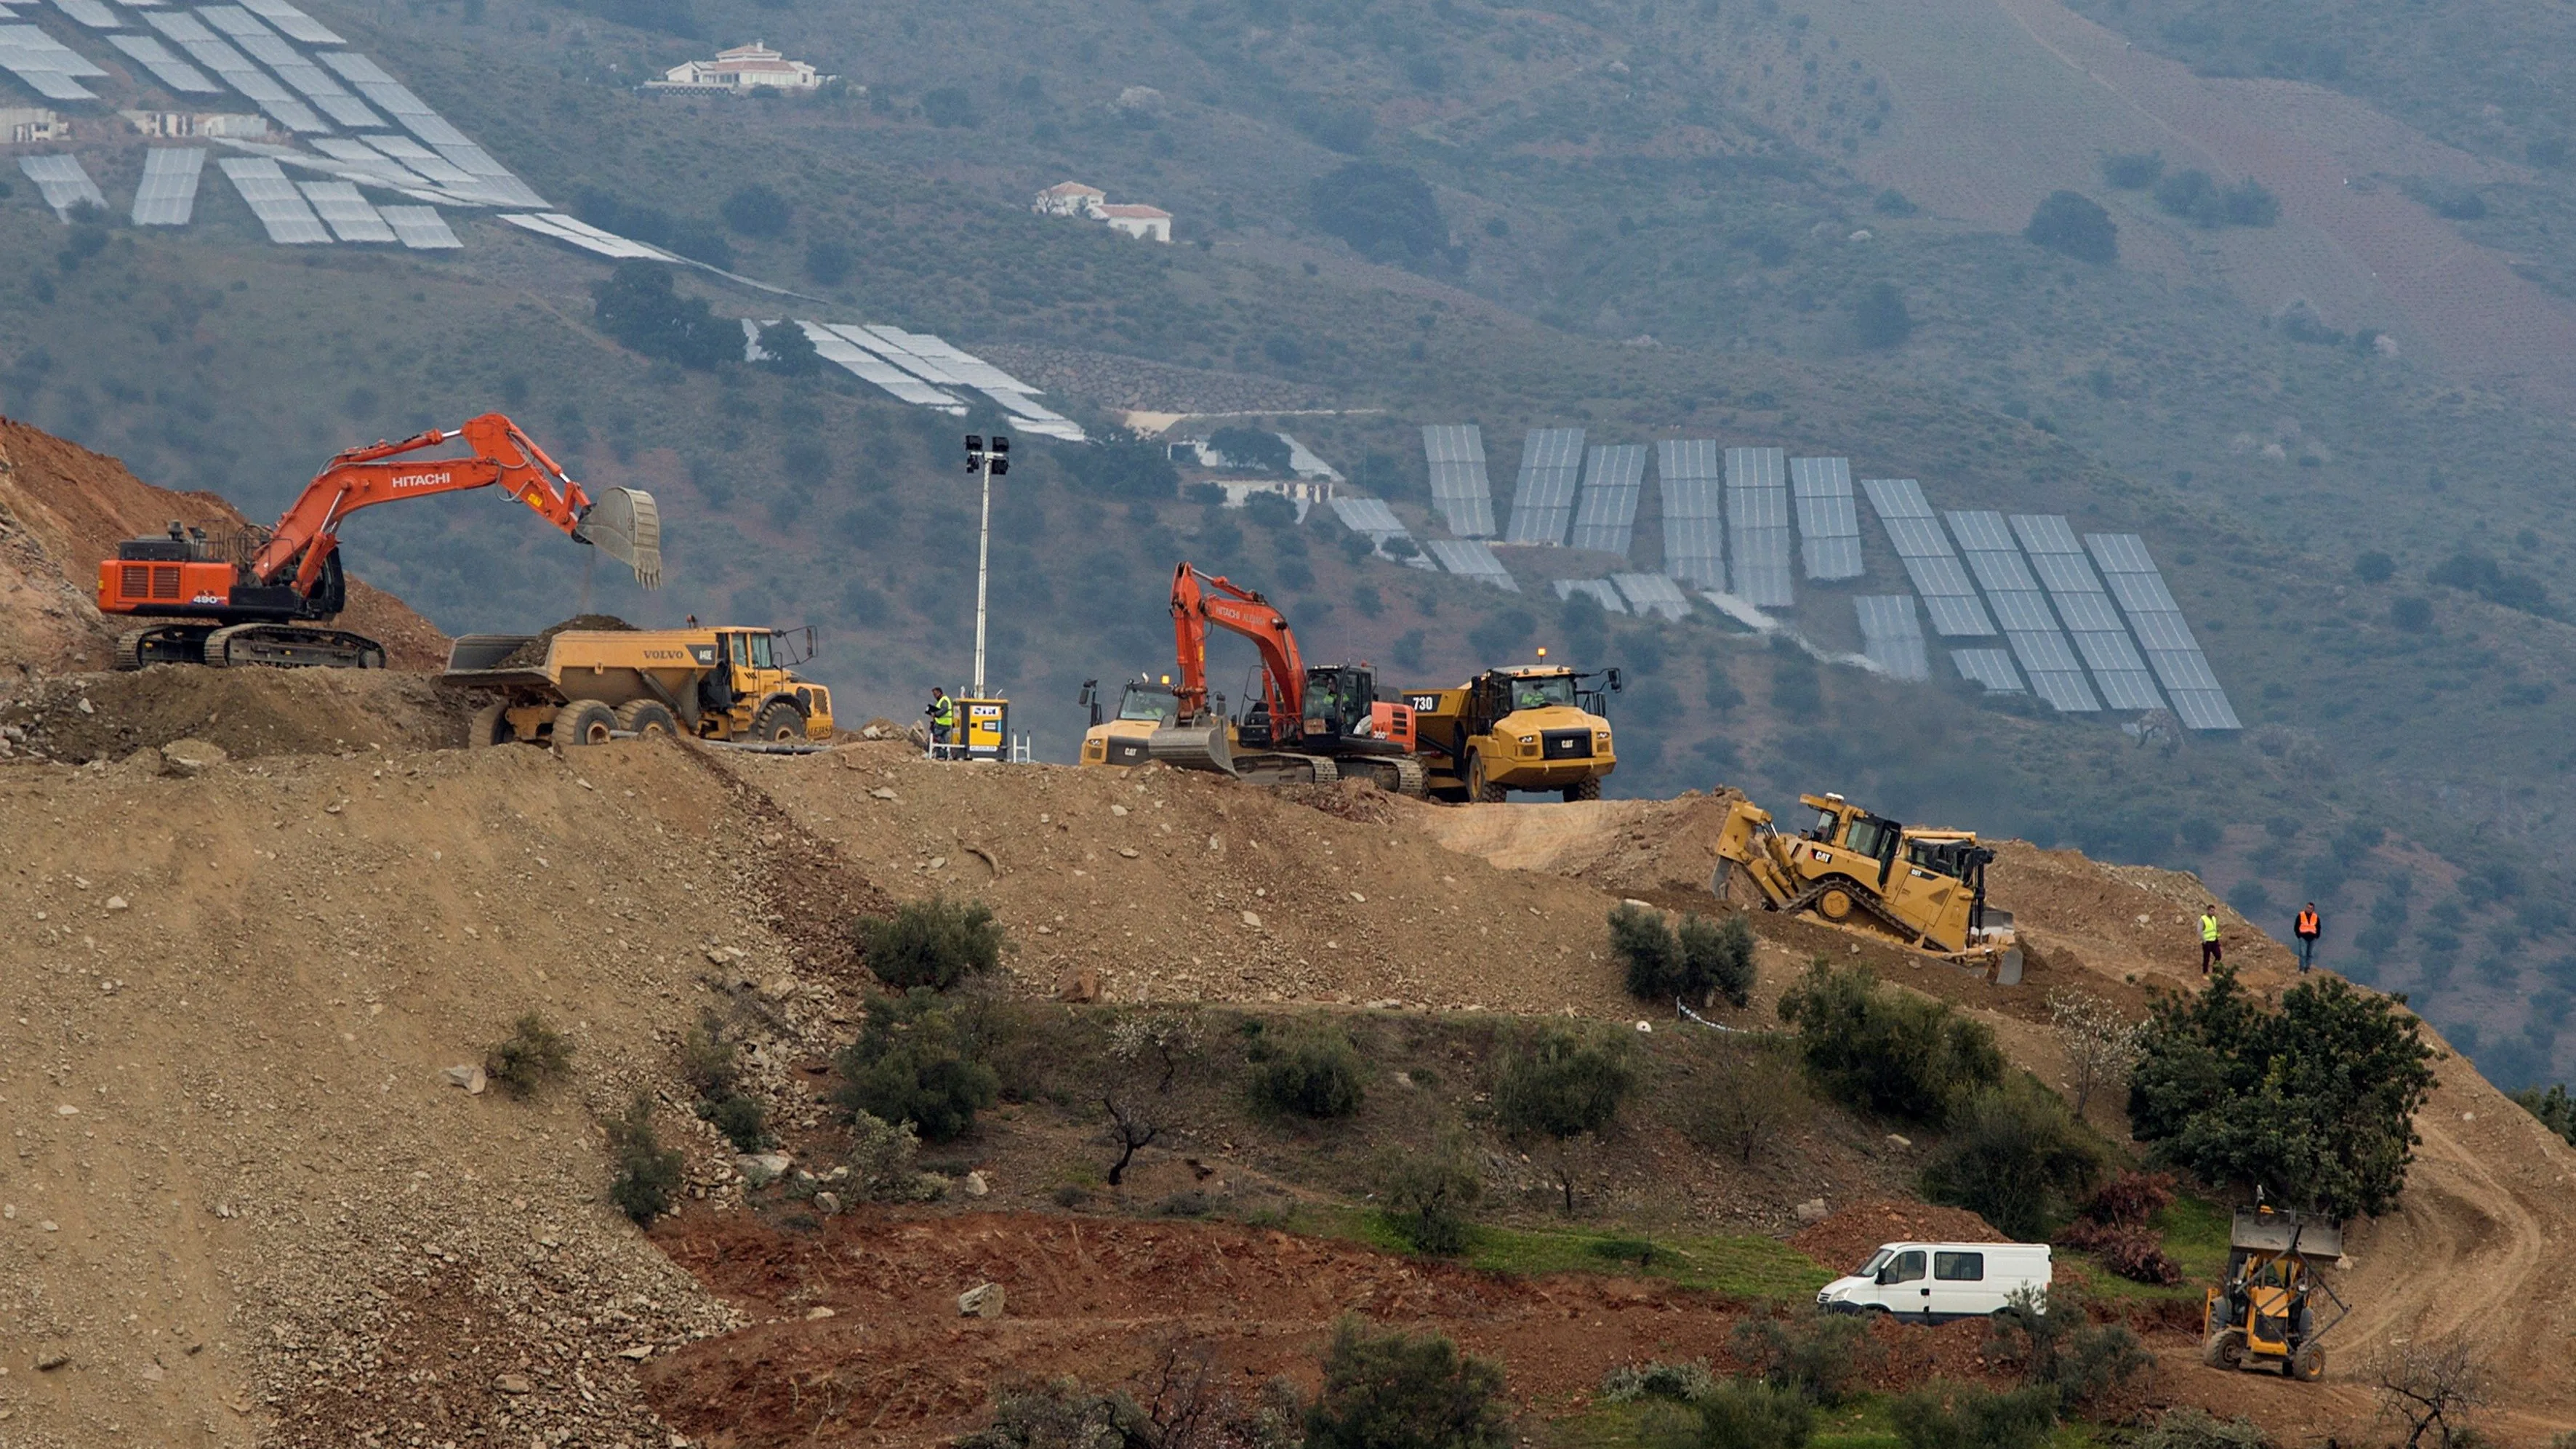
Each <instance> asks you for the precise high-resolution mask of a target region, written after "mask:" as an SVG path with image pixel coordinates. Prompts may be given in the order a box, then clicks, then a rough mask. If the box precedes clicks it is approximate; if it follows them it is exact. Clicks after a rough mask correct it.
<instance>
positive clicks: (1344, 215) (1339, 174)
mask: <svg viewBox="0 0 2576 1449" xmlns="http://www.w3.org/2000/svg"><path fill="white" fill-rule="evenodd" d="M1306 204H1307V207H1308V209H1309V210H1310V211H1311V212H1312V213H1313V214H1314V218H1315V225H1316V226H1317V227H1319V228H1321V229H1322V230H1323V231H1325V232H1327V233H1329V234H1330V235H1333V236H1337V237H1339V238H1341V239H1342V240H1343V241H1345V242H1347V243H1349V244H1350V248H1351V250H1353V251H1355V252H1358V253H1359V254H1360V255H1362V256H1365V257H1368V258H1370V259H1372V260H1374V261H1383V262H1393V261H1415V262H1419V261H1424V260H1427V259H1428V258H1429V257H1430V256H1431V255H1432V254H1433V253H1434V252H1437V251H1438V250H1440V248H1441V247H1442V246H1444V245H1446V244H1447V242H1448V240H1449V227H1448V223H1446V222H1445V221H1443V220H1441V217H1440V203H1439V201H1438V199H1437V198H1435V197H1434V196H1433V195H1432V194H1431V187H1430V184H1429V183H1427V182H1425V181H1424V180H1423V179H1422V177H1421V176H1420V175H1419V174H1417V173H1416V172H1415V171H1414V170H1413V168H1412V167H1410V166H1396V165H1390V164H1388V163H1386V162H1381V161H1353V162H1350V163H1348V164H1346V165H1344V166H1341V167H1340V168H1338V169H1336V170H1334V171H1332V172H1331V173H1329V174H1327V175H1324V176H1319V177H1316V178H1315V180H1314V182H1313V183H1312V184H1311V185H1310V186H1309V187H1308V188H1307V191H1306Z"/></svg>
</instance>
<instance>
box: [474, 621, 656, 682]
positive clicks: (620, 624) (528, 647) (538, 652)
mask: <svg viewBox="0 0 2576 1449" xmlns="http://www.w3.org/2000/svg"><path fill="white" fill-rule="evenodd" d="M567 629H582V630H600V631H604V632H609V633H628V634H631V633H633V632H634V631H635V626H634V625H632V624H629V623H627V622H626V621H625V620H623V619H621V618H619V617H617V616H616V615H615V614H575V615H573V616H572V617H571V618H569V619H566V620H564V621H563V622H562V623H560V624H548V625H547V626H546V627H545V628H543V629H540V630H538V631H537V637H535V638H534V639H531V640H529V641H528V642H527V643H525V644H522V645H520V646H519V647H518V648H516V649H513V650H511V651H510V657H508V658H507V659H504V660H502V661H501V662H500V663H498V664H495V665H493V666H492V667H493V668H495V669H534V668H536V667H537V666H538V665H540V664H543V663H545V662H546V646H547V645H548V644H550V643H552V642H554V637H555V636H556V635H557V634H560V633H563V632H564V631H565V630H567Z"/></svg>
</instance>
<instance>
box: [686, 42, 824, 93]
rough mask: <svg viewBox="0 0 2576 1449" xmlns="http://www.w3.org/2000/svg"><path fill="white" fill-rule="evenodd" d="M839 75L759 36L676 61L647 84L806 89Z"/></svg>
mask: <svg viewBox="0 0 2576 1449" xmlns="http://www.w3.org/2000/svg"><path fill="white" fill-rule="evenodd" d="M836 79H838V77H836V76H828V75H821V74H818V73H817V72H816V71H815V69H814V67H812V66H810V65H807V64H806V63H805V62H803V61H801V60H789V59H788V58H787V57H786V56H784V55H781V54H779V53H778V52H777V51H774V50H772V49H770V48H769V47H768V46H766V45H763V44H761V43H760V42H759V41H757V40H755V41H753V42H752V43H751V44H749V45H737V46H735V47H734V48H733V49H731V50H719V51H717V52H716V58H715V59H713V60H693V61H690V62H688V63H687V64H685V65H675V66H673V67H671V69H670V70H668V71H666V72H664V73H663V75H662V78H661V79H660V80H657V81H646V82H645V83H644V88H645V89H646V90H654V91H717V92H724V91H731V92H735V93H741V92H745V91H756V90H773V91H789V92H804V91H812V90H814V89H816V88H818V87H820V86H821V85H822V84H823V82H825V81H828V80H836Z"/></svg>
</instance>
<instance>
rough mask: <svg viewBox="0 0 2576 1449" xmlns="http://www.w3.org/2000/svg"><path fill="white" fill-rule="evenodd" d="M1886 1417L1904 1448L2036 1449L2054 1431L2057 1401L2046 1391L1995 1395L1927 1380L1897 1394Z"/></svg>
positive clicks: (2029, 1390)
mask: <svg viewBox="0 0 2576 1449" xmlns="http://www.w3.org/2000/svg"><path fill="white" fill-rule="evenodd" d="M1888 1417H1889V1418H1890V1419H1892V1420H1893V1421H1894V1422H1895V1425H1896V1442H1897V1443H1898V1444H1899V1445H1901V1446H1903V1449H2040V1446H2042V1445H2044V1444H2046V1443H2047V1442H2048V1441H2049V1438H2050V1436H2051V1435H2052V1434H2054V1433H2055V1432H2056V1429H2057V1410H2056V1399H2055V1397H2054V1396H2053V1395H2051V1394H2050V1393H2049V1391H2048V1390H2046V1389H2015V1390H2013V1391H2012V1392H2010V1393H2006V1394H1998V1393H1995V1392H1993V1391H1992V1390H1989V1389H1979V1388H1968V1387H1963V1386H1961V1385H1958V1384H1946V1385H1945V1384H1926V1385H1925V1386H1923V1387H1922V1388H1919V1389H1916V1390H1915V1391H1914V1392H1912V1393H1910V1394H1905V1395H1903V1396H1901V1397H1899V1398H1898V1399H1897V1401H1896V1403H1895V1404H1894V1405H1893V1406H1891V1408H1890V1410H1889V1413H1888Z"/></svg>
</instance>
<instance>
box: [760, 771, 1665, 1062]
mask: <svg viewBox="0 0 2576 1449" xmlns="http://www.w3.org/2000/svg"><path fill="white" fill-rule="evenodd" d="M729 765H730V767H731V768H733V769H735V770H737V771H739V772H740V773H741V775H742V776H743V778H744V779H746V780H748V781H750V782H752V783H753V784H756V785H757V786H759V787H760V789H762V790H763V791H764V792H766V793H767V794H769V795H770V796H772V797H774V798H775V799H777V800H778V801H779V803H780V804H781V805H783V806H785V807H787V809H788V810H789V811H790V812H791V813H792V814H793V815H794V816H795V817H796V819H797V820H798V821H799V822H800V823H802V824H803V825H804V826H805V827H806V828H808V829H811V830H813V831H814V832H816V833H817V834H820V835H822V836H825V837H827V838H829V839H831V840H833V841H835V842H836V843H838V845H839V846H840V847H841V849H842V850H843V851H844V852H845V853H846V854H847V855H848V856H849V857H850V859H851V860H852V861H853V862H855V863H856V864H857V865H858V867H859V868H860V869H862V870H863V871H865V872H866V873H867V874H868V875H869V876H870V877H871V878H872V879H873V880H875V881H876V882H877V883H878V884H879V885H880V886H882V887H884V888H885V889H886V890H888V891H889V892H892V893H893V894H895V895H897V896H927V895H931V894H934V893H942V892H944V893H948V894H962V895H970V896H973V897H975V898H977V899H979V900H982V901H984V902H986V903H987V904H989V905H990V906H992V908H993V910H994V913H995V915H996V916H998V917H999V918H1000V920H1001V921H1002V923H1003V925H1004V926H1005V927H1006V928H1007V929H1008V930H1009V932H1010V934H1011V937H1012V940H1013V942H1014V945H1015V947H1016V949H1015V952H1014V954H1013V955H1012V956H1011V957H1010V958H1009V964H1010V966H1011V969H1012V971H1013V972H1014V974H1015V975H1016V976H1017V978H1018V979H1019V981H1020V983H1021V985H1022V988H1023V989H1024V990H1026V991H1029V992H1032V993H1036V994H1047V993H1052V992H1054V991H1056V990H1057V989H1058V987H1059V985H1060V984H1061V983H1063V982H1064V981H1065V980H1066V979H1067V978H1069V977H1073V976H1078V975H1081V974H1083V973H1086V972H1087V973H1090V974H1091V975H1092V976H1093V977H1094V978H1095V979H1096V980H1097V981H1098V983H1099V986H1100V990H1101V993H1102V996H1103V997H1104V999H1107V1000H1111V1001H1175V1000H1197V1001H1253V1002H1259V1001H1316V1002H1338V1003H1344V1004H1369V1003H1382V1004H1387V1005H1394V1006H1407V1007H1434V1008H1443V1009H1486V1010H1508V1011H1518V1012H1537V1013H1544V1014H1551V1015H1552V1014H1555V1013H1557V1012H1560V1011H1568V1010H1570V1011H1575V1012H1579V1013H1581V1014H1584V1015H1591V1016H1610V1017H1625V1016H1633V1015H1635V1014H1636V1011H1635V1008H1634V1007H1633V1006H1632V1005H1631V1004H1630V1003H1629V1002H1628V1001H1627V998H1626V996H1625V994H1624V993H1623V992H1622V991H1621V989H1620V986H1619V980H1618V975H1617V972H1616V970H1615V968H1614V967H1613V966H1612V965H1611V963H1610V960H1609V956H1608V950H1607V946H1606V932H1605V928H1604V926H1603V924H1602V923H1603V920H1604V918H1605V916H1606V915H1607V913H1608V912H1609V910H1610V908H1611V906H1612V905H1614V904H1615V901H1614V900H1613V899H1612V898H1611V897H1610V896H1607V895H1605V894H1603V893H1602V892H1600V891H1598V890H1595V889H1593V888H1591V887H1589V886H1586V885H1583V884H1581V883H1578V882H1575V881H1569V880H1564V879H1560V878H1558V877H1554V876H1549V875H1541V874H1537V873H1534V872H1529V871H1508V870H1500V869H1497V868H1496V867H1494V866H1492V865H1490V864H1488V863H1487V862H1485V861H1483V860H1479V859H1475V858H1472V857H1468V856H1461V855H1454V854H1451V853H1450V852H1448V851H1444V850H1441V849H1439V848H1437V847H1436V846H1433V845H1431V844H1430V843H1429V842H1427V841H1425V840H1424V839H1423V838H1422V836H1421V835H1420V834H1419V833H1418V832H1416V831H1415V830H1413V829H1411V828H1409V827H1408V826H1405V825H1401V824H1394V825H1383V824H1373V823H1369V822H1367V821H1365V820H1359V821H1354V820H1346V819H1341V818H1338V817H1337V816H1334V815H1330V814H1326V813H1324V812H1322V811H1319V810H1313V809H1309V808H1307V807H1306V806H1304V805H1301V804H1298V803H1296V802H1295V801H1293V800H1291V799H1288V798H1286V797H1284V796H1283V795H1282V794H1280V793H1279V792H1276V791H1271V790H1265V789H1260V788H1256V787H1253V786H1247V785H1244V784H1241V783H1239V782H1237V781H1234V780H1229V779H1226V778H1224V777H1222V776H1218V775H1208V774H1197V773H1193V772H1190V771H1185V770H1172V769H1168V768H1165V767H1162V766H1152V765H1149V766H1146V767H1143V768H1141V769H1136V770H1102V769H1089V770H1085V769H1068V768H1061V767H1054V766H1043V765H1041V766H1023V767H1010V768H994V767H987V766H964V767H960V766H957V765H953V764H942V763H937V762H933V761H930V760H926V759H924V758H923V757H922V756H921V754H920V752H919V751H917V750H914V749H910V748H907V747H905V746H903V745H900V744H874V743H859V744H852V745H847V746H844V747H842V748H840V749H837V750H834V751H832V752H831V753H830V754H828V755H824V756H818V757H813V758H810V759H803V760H799V759H781V758H772V757H766V756H742V757H737V758H730V759H729ZM1360 798H1365V797H1360ZM1379 798H1381V799H1383V798H1384V797H1379ZM1389 803H1394V802H1391V801H1390V802H1389Z"/></svg>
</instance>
